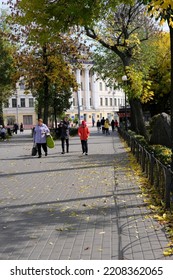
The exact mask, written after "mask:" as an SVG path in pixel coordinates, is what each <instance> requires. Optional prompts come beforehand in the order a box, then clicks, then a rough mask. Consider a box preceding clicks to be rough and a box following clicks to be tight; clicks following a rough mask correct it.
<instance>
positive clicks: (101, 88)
mask: <svg viewBox="0 0 173 280" xmlns="http://www.w3.org/2000/svg"><path fill="white" fill-rule="evenodd" d="M99 85H100V91H102V90H103V87H102V82H100V84H99Z"/></svg>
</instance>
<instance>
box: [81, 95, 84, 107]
mask: <svg viewBox="0 0 173 280" xmlns="http://www.w3.org/2000/svg"><path fill="white" fill-rule="evenodd" d="M81 105H82V106H83V105H84V104H83V97H82V98H81Z"/></svg>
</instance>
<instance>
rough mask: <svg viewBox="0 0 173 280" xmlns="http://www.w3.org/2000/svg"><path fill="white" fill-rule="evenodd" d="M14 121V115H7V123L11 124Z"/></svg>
mask: <svg viewBox="0 0 173 280" xmlns="http://www.w3.org/2000/svg"><path fill="white" fill-rule="evenodd" d="M14 123H15V116H7V125H13V124H14Z"/></svg>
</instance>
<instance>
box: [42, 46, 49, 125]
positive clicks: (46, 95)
mask: <svg viewBox="0 0 173 280" xmlns="http://www.w3.org/2000/svg"><path fill="white" fill-rule="evenodd" d="M43 64H44V66H45V68H46V69H47V68H48V59H47V47H46V46H44V47H43ZM43 91H44V94H43V95H44V97H43V100H44V116H43V121H44V123H45V124H48V114H49V80H48V77H47V76H46V75H45V76H44V83H43Z"/></svg>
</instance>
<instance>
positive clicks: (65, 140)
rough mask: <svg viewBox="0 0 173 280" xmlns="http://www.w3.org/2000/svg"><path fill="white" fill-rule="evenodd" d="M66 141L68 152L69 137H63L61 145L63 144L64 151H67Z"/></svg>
mask: <svg viewBox="0 0 173 280" xmlns="http://www.w3.org/2000/svg"><path fill="white" fill-rule="evenodd" d="M65 142H66V152H67V153H68V152H69V139H66V138H61V146H62V152H63V153H64V152H65Z"/></svg>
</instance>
